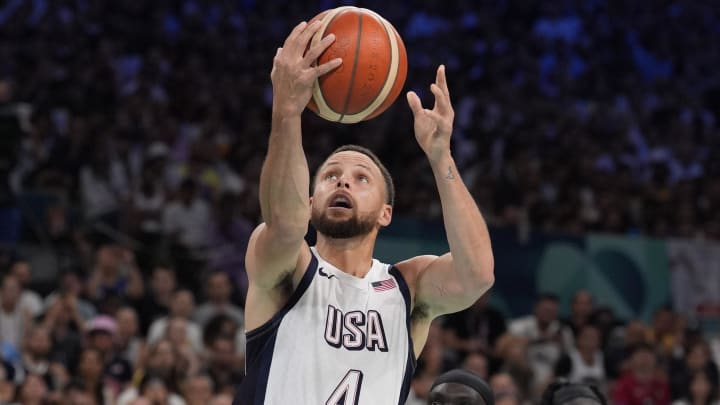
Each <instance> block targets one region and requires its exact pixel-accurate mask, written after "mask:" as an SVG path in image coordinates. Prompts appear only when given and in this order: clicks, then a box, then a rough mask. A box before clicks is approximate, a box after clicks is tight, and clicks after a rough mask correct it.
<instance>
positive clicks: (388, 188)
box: [310, 145, 395, 205]
mask: <svg viewBox="0 0 720 405" xmlns="http://www.w3.org/2000/svg"><path fill="white" fill-rule="evenodd" d="M347 151H350V152H357V153H362V154H363V155H365V156H367V157H369V158H370V160H372V162H373V163H375V166H377V167H378V169H380V173H382V176H383V179H384V180H385V197H386V198H385V203H387V204H390V205H393V204H395V184H394V183H393V179H392V176H390V172H389V171H388V169H387V167H385V165H384V164H382V162H381V161H380V158H378V157H377V155H376V154H375V153H373V151H371V150H370V149H368V148H366V147H364V146H360V145H343V146H341V147H339V148H337V149H335V150H334V151H332V153H331V154H330V155H328V157H327V159H325V161H324V162H323V164H325V162H327V160H328V159H330V157H331V156H333V155H335V154H338V153H340V152H347ZM320 167H322V164H321V165H320ZM320 167H318V170H317V171H316V172H315V176H313V181H312V184H311V185H310V189H311V193H312V191H313V190H315V181H316V180H317V175H318V173H319V172H320Z"/></svg>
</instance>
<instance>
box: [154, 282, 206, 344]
mask: <svg viewBox="0 0 720 405" xmlns="http://www.w3.org/2000/svg"><path fill="white" fill-rule="evenodd" d="M194 311H195V298H194V297H193V295H192V293H191V292H190V291H189V290H185V289H180V290H176V291H175V292H173V294H172V295H171V297H170V312H169V314H168V316H164V317H161V318H157V319H155V321H153V323H152V324H151V325H150V329H149V330H148V334H147V341H148V343H154V342H156V341H158V340H159V339H160V338H162V337H164V336H165V337H167V335H166V333H167V329H168V327H169V321H170V319H172V318H179V319H183V320H184V321H185V322H184V326H185V328H186V331H185V334H186V336H187V339H188V341H189V342H190V343H191V345H192V350H194V351H196V352H199V351H200V350H201V349H202V331H201V329H200V326H199V325H198V324H196V323H195V322H193V321H192V320H191V316H192V314H193V313H194Z"/></svg>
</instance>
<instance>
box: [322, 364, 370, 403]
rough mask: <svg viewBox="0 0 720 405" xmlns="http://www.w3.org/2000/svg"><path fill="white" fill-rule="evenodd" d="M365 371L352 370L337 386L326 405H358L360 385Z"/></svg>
mask: <svg viewBox="0 0 720 405" xmlns="http://www.w3.org/2000/svg"><path fill="white" fill-rule="evenodd" d="M362 379H363V373H362V371H359V370H350V371H348V372H347V374H345V377H343V379H342V380H341V381H340V384H338V385H337V387H335V391H333V393H332V395H330V398H328V400H327V401H326V402H325V405H357V403H358V401H359V400H360V387H361V386H362Z"/></svg>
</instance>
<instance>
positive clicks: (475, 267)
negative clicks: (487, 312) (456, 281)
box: [465, 254, 495, 294]
mask: <svg viewBox="0 0 720 405" xmlns="http://www.w3.org/2000/svg"><path fill="white" fill-rule="evenodd" d="M494 268H495V259H494V258H493V256H492V254H490V255H488V256H485V257H483V258H480V259H478V260H476V261H474V262H473V264H472V265H471V266H470V270H469V271H468V272H467V274H468V276H467V277H466V280H465V281H466V284H465V285H466V286H467V287H468V290H470V291H473V292H477V291H482V293H484V292H485V291H487V290H489V289H490V287H492V286H493V284H495V271H494ZM482 293H481V294H482Z"/></svg>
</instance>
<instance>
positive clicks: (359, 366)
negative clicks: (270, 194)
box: [234, 248, 415, 405]
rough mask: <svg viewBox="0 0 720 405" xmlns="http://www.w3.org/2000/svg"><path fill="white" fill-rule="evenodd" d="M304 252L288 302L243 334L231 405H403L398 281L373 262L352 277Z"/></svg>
mask: <svg viewBox="0 0 720 405" xmlns="http://www.w3.org/2000/svg"><path fill="white" fill-rule="evenodd" d="M311 251H312V259H311V261H310V264H309V265H308V268H307V269H306V271H305V274H304V275H303V277H302V280H301V281H300V283H299V285H298V286H297V288H296V289H295V291H294V292H293V293H292V295H291V296H290V298H289V300H288V302H287V303H286V304H285V305H284V306H283V307H282V308H281V309H280V311H278V313H277V314H275V316H273V317H272V318H271V319H270V320H269V321H268V322H266V323H265V324H263V325H262V326H260V327H258V328H256V329H254V330H252V331H250V332H248V333H247V349H246V353H245V356H246V371H247V373H246V376H245V378H244V379H243V381H242V384H241V385H240V388H239V390H238V393H237V395H236V397H235V402H234V404H235V405H260V404H270V405H386V404H387V405H395V404H398V405H402V404H404V403H405V399H406V398H407V396H408V392H409V389H410V378H411V376H412V373H413V371H414V369H415V356H414V353H413V345H412V341H411V337H410V291H409V289H408V286H407V284H406V282H405V279H404V278H403V277H402V275H401V274H400V272H399V271H398V270H397V269H396V268H395V267H393V266H391V265H388V264H384V263H381V262H379V261H377V260H373V262H372V267H371V268H370V271H369V272H368V274H367V275H366V276H365V277H364V278H358V277H354V276H351V275H349V274H346V273H344V272H343V271H341V270H339V269H338V268H336V267H334V266H333V265H331V264H330V263H328V262H326V261H325V260H323V259H322V258H321V257H320V256H319V255H318V254H317V251H316V250H315V248H311Z"/></svg>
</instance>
